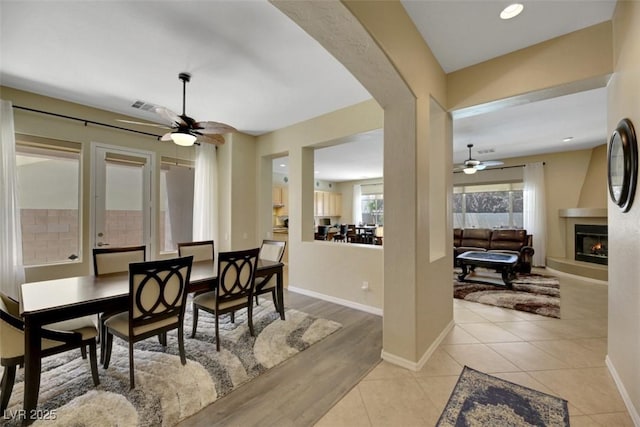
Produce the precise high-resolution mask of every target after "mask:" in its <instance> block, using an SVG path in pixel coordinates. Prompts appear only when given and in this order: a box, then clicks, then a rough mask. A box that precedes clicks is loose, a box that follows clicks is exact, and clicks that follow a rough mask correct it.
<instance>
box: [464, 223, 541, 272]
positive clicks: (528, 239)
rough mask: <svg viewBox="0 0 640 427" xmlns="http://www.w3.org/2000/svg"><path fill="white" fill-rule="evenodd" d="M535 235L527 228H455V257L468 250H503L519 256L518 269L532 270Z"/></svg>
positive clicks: (519, 270)
mask: <svg viewBox="0 0 640 427" xmlns="http://www.w3.org/2000/svg"><path fill="white" fill-rule="evenodd" d="M532 241H533V237H532V236H531V234H527V230H506V229H504V230H503V229H495V230H492V229H490V228H464V229H462V228H454V229H453V258H454V265H455V266H457V263H456V257H457V256H458V255H460V254H462V253H464V252H468V251H489V252H501V253H508V254H513V255H517V256H518V264H517V265H516V271H517V272H520V273H530V272H531V260H532V258H533V254H534V250H533V247H532V246H531V245H532Z"/></svg>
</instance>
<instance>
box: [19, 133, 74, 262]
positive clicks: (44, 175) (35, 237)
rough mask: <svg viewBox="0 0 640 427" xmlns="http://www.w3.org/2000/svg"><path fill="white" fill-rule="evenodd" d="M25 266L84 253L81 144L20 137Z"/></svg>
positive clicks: (21, 208)
mask: <svg viewBox="0 0 640 427" xmlns="http://www.w3.org/2000/svg"><path fill="white" fill-rule="evenodd" d="M16 164H17V174H18V203H19V206H20V219H21V221H22V256H23V262H24V265H45V264H55V263H64V262H73V261H75V260H77V259H79V257H80V247H81V246H80V241H81V235H82V233H81V230H82V228H81V226H80V221H81V219H80V215H79V211H80V209H79V207H80V144H77V143H72V142H67V141H56V140H49V139H45V138H35V137H26V136H25V137H20V136H18V135H16Z"/></svg>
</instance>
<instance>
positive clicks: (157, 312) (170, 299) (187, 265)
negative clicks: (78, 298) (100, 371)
mask: <svg viewBox="0 0 640 427" xmlns="http://www.w3.org/2000/svg"><path fill="white" fill-rule="evenodd" d="M192 263H193V257H192V256H188V257H183V258H173V259H166V260H160V261H147V262H138V263H133V264H130V265H129V310H128V311H125V312H124V313H118V314H115V315H113V316H111V317H109V318H108V319H107V320H106V321H105V327H106V330H107V335H106V341H107V343H106V354H105V359H104V368H105V369H107V368H108V367H109V361H110V359H111V348H112V345H113V336H114V335H115V336H117V337H119V338H121V339H123V340H125V341H127V342H128V343H129V383H130V386H131V389H133V388H135V378H134V368H133V344H134V343H136V342H138V341H142V340H144V339H147V338H149V337H152V336H155V335H159V334H163V335H164V336H166V333H167V332H168V331H171V330H173V329H177V330H178V348H179V351H180V361H181V362H182V364H183V365H185V364H186V363H187V359H186V355H185V351H184V330H183V326H184V325H183V323H184V309H185V303H186V299H187V286H188V284H189V276H190V275H191V265H192ZM162 344H163V345H164V346H166V339H165V341H164V342H163V343H162Z"/></svg>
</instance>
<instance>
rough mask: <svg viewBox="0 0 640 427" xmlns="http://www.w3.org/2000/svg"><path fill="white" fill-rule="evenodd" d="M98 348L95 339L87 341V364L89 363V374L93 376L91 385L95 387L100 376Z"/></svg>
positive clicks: (98, 383)
mask: <svg viewBox="0 0 640 427" xmlns="http://www.w3.org/2000/svg"><path fill="white" fill-rule="evenodd" d="M97 353H98V350H97V345H96V340H95V339H94V340H91V342H89V364H90V365H91V376H92V377H93V385H95V386H96V387H97V386H99V385H100V378H99V377H98V354H97Z"/></svg>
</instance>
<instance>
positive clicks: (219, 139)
mask: <svg viewBox="0 0 640 427" xmlns="http://www.w3.org/2000/svg"><path fill="white" fill-rule="evenodd" d="M198 141H202V142H208V143H209V144H214V145H222V144H224V142H225V140H224V136H222V135H219V134H210V135H199V136H198Z"/></svg>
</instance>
